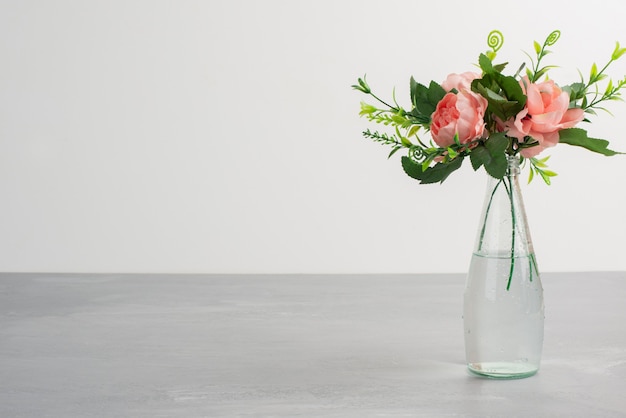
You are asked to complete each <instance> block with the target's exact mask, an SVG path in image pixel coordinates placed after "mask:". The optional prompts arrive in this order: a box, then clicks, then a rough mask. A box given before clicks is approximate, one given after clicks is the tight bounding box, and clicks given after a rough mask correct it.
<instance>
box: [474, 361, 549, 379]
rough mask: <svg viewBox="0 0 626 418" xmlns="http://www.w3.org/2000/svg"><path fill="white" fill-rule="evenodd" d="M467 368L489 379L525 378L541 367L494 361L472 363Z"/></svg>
mask: <svg viewBox="0 0 626 418" xmlns="http://www.w3.org/2000/svg"><path fill="white" fill-rule="evenodd" d="M467 369H468V370H469V371H470V373H472V374H473V375H476V376H480V377H486V378H489V379H523V378H525V377H530V376H533V375H535V374H536V373H537V371H538V370H539V367H537V366H535V365H532V364H523V363H511V362H493V363H470V364H468V365H467Z"/></svg>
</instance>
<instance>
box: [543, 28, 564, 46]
mask: <svg viewBox="0 0 626 418" xmlns="http://www.w3.org/2000/svg"><path fill="white" fill-rule="evenodd" d="M560 37H561V31H560V30H555V31H554V32H552V33H551V34H550V35H548V38H547V39H546V45H554V44H555V43H556V41H558V40H559V38H560Z"/></svg>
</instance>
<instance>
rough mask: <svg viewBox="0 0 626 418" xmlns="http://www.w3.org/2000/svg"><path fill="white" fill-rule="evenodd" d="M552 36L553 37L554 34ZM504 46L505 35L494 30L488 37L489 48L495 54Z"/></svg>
mask: <svg viewBox="0 0 626 418" xmlns="http://www.w3.org/2000/svg"><path fill="white" fill-rule="evenodd" d="M553 33H554V32H553ZM550 36H552V34H551V35H550ZM557 39H558V37H557ZM503 44H504V35H503V34H502V32H500V31H499V30H492V31H491V32H489V35H488V36H487V45H489V48H491V49H493V52H498V50H499V49H500V48H502V45H503Z"/></svg>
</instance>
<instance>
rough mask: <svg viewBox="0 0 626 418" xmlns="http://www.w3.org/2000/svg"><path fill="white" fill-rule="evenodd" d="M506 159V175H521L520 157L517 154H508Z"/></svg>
mask: <svg viewBox="0 0 626 418" xmlns="http://www.w3.org/2000/svg"><path fill="white" fill-rule="evenodd" d="M506 160H507V164H508V166H507V170H506V175H507V176H508V177H515V176H517V175H519V173H520V167H519V163H520V158H519V157H518V156H517V155H507V156H506Z"/></svg>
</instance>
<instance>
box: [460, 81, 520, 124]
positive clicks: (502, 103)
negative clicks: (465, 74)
mask: <svg viewBox="0 0 626 418" xmlns="http://www.w3.org/2000/svg"><path fill="white" fill-rule="evenodd" d="M472 91H474V92H476V93H478V94H480V95H481V96H483V97H484V98H485V99H487V102H488V104H489V108H488V111H489V112H492V113H495V115H496V116H498V117H499V118H500V119H502V120H508V119H510V118H511V117H513V116H515V115H517V114H518V113H519V112H520V111H521V110H522V109H523V108H524V105H525V104H526V96H525V95H524V92H523V91H522V87H521V86H520V85H519V82H518V81H517V80H516V79H515V78H514V77H506V76H503V75H502V74H498V73H494V74H487V75H485V76H484V77H483V78H481V79H477V80H474V81H472Z"/></svg>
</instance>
